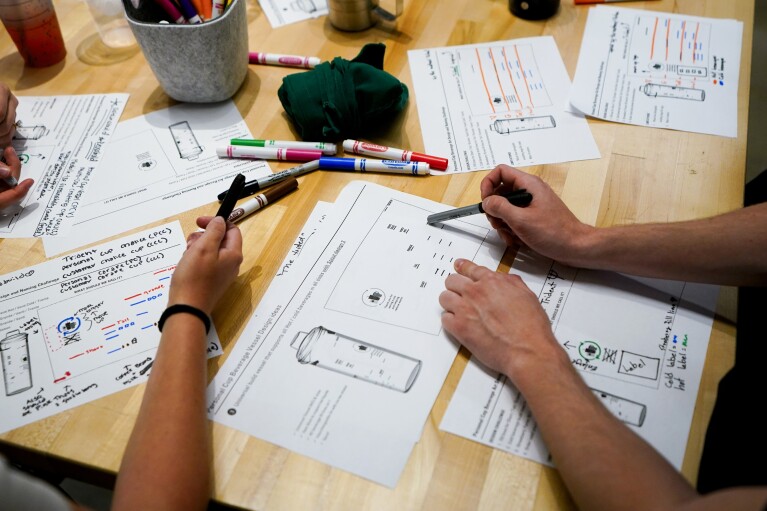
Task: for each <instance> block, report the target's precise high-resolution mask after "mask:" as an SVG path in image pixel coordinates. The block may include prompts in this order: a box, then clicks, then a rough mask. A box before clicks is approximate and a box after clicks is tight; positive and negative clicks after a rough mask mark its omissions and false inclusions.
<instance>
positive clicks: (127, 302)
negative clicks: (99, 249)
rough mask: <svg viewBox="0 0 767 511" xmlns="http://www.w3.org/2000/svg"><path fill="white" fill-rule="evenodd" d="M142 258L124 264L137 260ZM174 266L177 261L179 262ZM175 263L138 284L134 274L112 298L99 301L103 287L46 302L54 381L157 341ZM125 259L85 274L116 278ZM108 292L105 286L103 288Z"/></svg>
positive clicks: (115, 288) (43, 319)
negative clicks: (65, 298)
mask: <svg viewBox="0 0 767 511" xmlns="http://www.w3.org/2000/svg"><path fill="white" fill-rule="evenodd" d="M138 260H139V258H134V259H132V260H129V261H126V262H125V263H123V264H127V265H129V266H130V265H131V264H136V263H137V261H138ZM173 268H174V267H173ZM173 268H166V269H162V270H158V271H155V272H153V274H152V276H151V279H143V283H139V284H138V285H139V286H141V288H136V285H137V284H136V283H135V282H134V279H129V280H127V281H124V282H117V283H116V284H113V285H111V287H110V290H109V293H108V296H109V297H110V300H108V301H107V300H99V301H96V300H94V299H93V298H92V296H93V295H94V294H95V293H98V292H97V291H94V292H91V293H84V294H82V295H77V296H75V297H73V298H69V299H67V300H65V301H63V302H59V303H57V304H53V305H50V306H47V307H43V308H40V309H39V310H38V315H39V317H40V322H41V324H42V332H43V337H44V339H45V344H46V347H47V351H48V357H49V359H50V364H51V369H52V371H53V374H54V383H59V382H61V381H64V380H67V379H69V378H73V377H76V376H79V375H82V374H84V373H87V372H89V371H92V370H94V369H98V368H100V367H103V366H106V365H108V364H112V363H114V362H115V361H118V360H121V359H123V358H126V357H130V356H133V355H135V354H137V353H140V352H143V351H146V350H149V349H153V348H156V347H157V344H158V343H159V340H160V334H159V332H158V330H157V328H156V326H155V321H156V320H157V318H159V317H160V313H161V312H162V309H163V308H164V306H165V304H166V303H167V288H168V283H169V282H170V276H171V274H172V270H173ZM121 272H122V269H121V265H117V266H112V267H109V268H106V269H104V270H100V272H99V275H98V276H96V275H89V274H85V275H84V276H83V277H80V278H81V279H87V280H83V283H81V285H83V284H84V283H87V282H89V281H90V280H91V279H94V278H102V279H107V278H113V277H114V276H119V274H120V273H121ZM101 294H102V296H104V293H103V291H102V292H101Z"/></svg>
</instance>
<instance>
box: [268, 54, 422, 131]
mask: <svg viewBox="0 0 767 511" xmlns="http://www.w3.org/2000/svg"><path fill="white" fill-rule="evenodd" d="M385 51H386V46H384V45H383V44H381V43H375V44H366V45H365V46H364V47H363V48H362V51H360V53H359V55H357V56H356V57H355V58H354V59H353V60H351V61H348V60H346V59H342V58H341V57H336V58H334V59H333V60H332V61H331V62H323V63H322V64H320V65H318V66H317V67H315V68H314V69H313V70H311V71H307V72H305V73H297V74H293V75H289V76H286V77H285V78H283V79H282V86H281V87H280V89H279V90H278V91H277V94H278V96H279V97H280V102H282V106H283V108H285V112H287V114H288V117H290V120H291V121H293V124H294V125H295V127H296V129H297V130H298V134H299V136H300V137H301V138H302V139H303V140H317V141H322V142H337V141H339V140H341V139H344V138H362V137H363V136H364V135H365V133H368V132H371V131H380V129H381V126H385V124H387V123H389V122H391V121H392V119H393V118H394V117H395V116H396V115H397V114H398V113H399V112H401V111H402V109H403V108H404V107H405V105H406V104H407V100H408V90H407V86H406V85H405V84H404V83H402V82H400V81H399V80H397V79H396V78H395V77H393V76H392V75H390V74H389V73H387V72H386V71H384V70H383V61H384V52H385Z"/></svg>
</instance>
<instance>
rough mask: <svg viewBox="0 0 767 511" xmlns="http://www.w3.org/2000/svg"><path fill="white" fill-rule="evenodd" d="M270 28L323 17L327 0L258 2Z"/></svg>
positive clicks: (273, 0)
mask: <svg viewBox="0 0 767 511" xmlns="http://www.w3.org/2000/svg"><path fill="white" fill-rule="evenodd" d="M258 3H259V4H260V5H261V9H262V10H263V11H264V14H266V19H268V20H269V24H270V25H272V28H279V27H282V26H284V25H289V24H291V23H296V22H298V21H304V20H308V19H311V18H318V17H320V16H325V15H326V14H327V13H328V2H327V0H258Z"/></svg>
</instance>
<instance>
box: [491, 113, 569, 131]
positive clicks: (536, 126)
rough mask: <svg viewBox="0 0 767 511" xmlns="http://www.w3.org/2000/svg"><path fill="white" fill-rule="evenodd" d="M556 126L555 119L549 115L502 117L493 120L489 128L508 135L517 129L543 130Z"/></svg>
mask: <svg viewBox="0 0 767 511" xmlns="http://www.w3.org/2000/svg"><path fill="white" fill-rule="evenodd" d="M556 127H557V121H556V120H555V119H554V117H553V116H551V115H542V116H539V117H517V118H515V119H502V120H499V121H495V122H494V123H493V124H491V125H490V129H491V130H495V131H496V132H498V133H500V134H501V135H508V134H509V133H516V132H518V131H531V130H544V129H548V128H556Z"/></svg>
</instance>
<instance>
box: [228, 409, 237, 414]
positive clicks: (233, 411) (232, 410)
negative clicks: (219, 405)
mask: <svg viewBox="0 0 767 511" xmlns="http://www.w3.org/2000/svg"><path fill="white" fill-rule="evenodd" d="M226 413H228V414H229V415H234V414H236V413H237V410H235V409H234V408H230V409H228V410H227V411H226Z"/></svg>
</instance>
